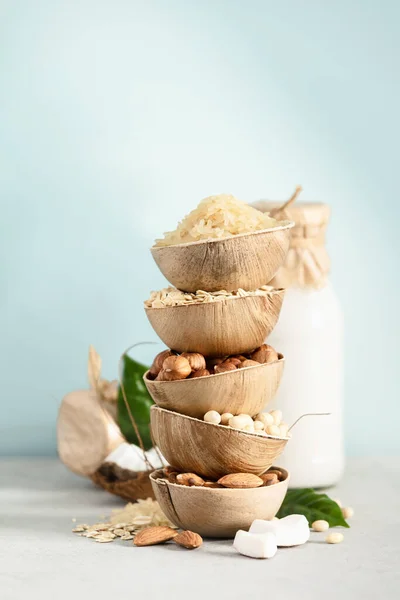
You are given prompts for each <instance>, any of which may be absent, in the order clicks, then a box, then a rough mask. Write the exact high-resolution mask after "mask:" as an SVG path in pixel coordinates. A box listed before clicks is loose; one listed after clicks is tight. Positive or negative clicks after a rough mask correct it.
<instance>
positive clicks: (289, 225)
mask: <svg viewBox="0 0 400 600" xmlns="http://www.w3.org/2000/svg"><path fill="white" fill-rule="evenodd" d="M279 223H281V225H277V226H276V227H269V228H268V229H257V230H256V231H246V232H243V233H237V234H236V235H227V236H224V237H221V238H204V239H203V240H196V241H194V242H182V243H181V244H168V245H165V246H155V245H154V246H152V247H151V248H150V250H151V251H153V250H164V249H165V248H179V247H180V246H196V245H197V246H198V245H200V244H205V243H206V244H212V243H214V242H225V241H227V240H235V239H237V238H243V237H246V236H253V235H259V234H262V233H273V232H274V231H282V230H283V229H291V228H292V227H294V226H295V222H294V221H279Z"/></svg>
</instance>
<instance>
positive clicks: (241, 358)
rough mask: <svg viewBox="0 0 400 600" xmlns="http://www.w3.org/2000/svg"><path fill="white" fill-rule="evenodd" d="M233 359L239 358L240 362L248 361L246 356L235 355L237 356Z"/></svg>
mask: <svg viewBox="0 0 400 600" xmlns="http://www.w3.org/2000/svg"><path fill="white" fill-rule="evenodd" d="M231 358H237V359H238V360H240V362H243V361H244V360H247V358H246V356H243V354H235V356H231Z"/></svg>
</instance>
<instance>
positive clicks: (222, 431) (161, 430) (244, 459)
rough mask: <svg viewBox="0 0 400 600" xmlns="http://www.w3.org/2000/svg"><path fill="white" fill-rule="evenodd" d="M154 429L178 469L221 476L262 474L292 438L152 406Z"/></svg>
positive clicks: (151, 416)
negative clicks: (260, 432) (229, 474)
mask: <svg viewBox="0 0 400 600" xmlns="http://www.w3.org/2000/svg"><path fill="white" fill-rule="evenodd" d="M150 420H151V430H152V434H153V437H154V441H155V443H156V445H157V447H158V448H159V449H160V451H161V453H162V454H163V456H164V457H165V458H166V460H167V461H168V462H169V464H171V465H173V466H174V467H176V468H177V469H179V470H181V471H190V472H193V473H198V474H199V475H201V476H203V475H204V476H206V477H213V478H219V477H222V476H223V475H226V474H228V473H235V472H236V473H252V474H254V475H260V474H261V473H264V472H265V471H266V470H267V469H269V468H270V467H271V465H272V464H273V463H274V462H275V460H276V459H277V457H278V456H279V455H280V454H281V453H282V451H283V449H284V447H285V446H286V443H287V441H288V439H289V437H288V434H286V436H283V435H281V433H280V431H279V430H278V431H279V433H278V431H277V432H276V435H272V434H269V433H267V432H264V434H263V435H261V434H259V433H257V432H255V431H254V432H251V431H249V430H246V429H244V428H243V429H239V428H238V429H236V428H234V427H232V426H229V425H228V426H225V425H221V424H217V423H213V422H209V421H201V420H200V419H194V418H193V417H188V416H186V415H181V414H178V413H176V412H173V411H171V410H165V409H164V408H159V407H158V406H152V407H151V410H150Z"/></svg>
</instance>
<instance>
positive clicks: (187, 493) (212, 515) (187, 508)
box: [150, 467, 289, 538]
mask: <svg viewBox="0 0 400 600" xmlns="http://www.w3.org/2000/svg"><path fill="white" fill-rule="evenodd" d="M150 480H151V484H152V486H153V490H154V494H155V496H156V499H157V500H158V503H159V504H160V507H161V509H162V511H163V512H164V514H165V515H166V516H167V517H168V519H169V520H170V521H172V522H173V523H174V524H175V525H176V526H177V527H180V528H182V529H189V530H191V531H193V532H196V533H198V534H200V535H202V536H204V537H213V538H231V537H234V535H235V534H236V532H237V531H238V530H239V529H245V530H247V529H248V528H249V527H250V525H251V523H252V522H253V521H254V519H267V520H270V519H273V517H274V516H275V515H276V513H277V512H278V510H279V508H280V506H281V504H282V502H283V499H284V497H285V494H286V491H287V487H288V482H289V473H288V472H287V471H286V470H285V469H282V468H272V469H270V470H269V471H267V472H266V473H264V474H263V475H261V476H260V477H259V476H257V475H254V474H252V473H245V472H244V473H228V474H226V475H225V476H223V477H220V478H218V479H216V480H210V479H209V478H203V477H201V476H199V475H197V474H196V473H180V472H177V471H176V470H174V468H173V467H166V468H165V469H160V470H158V471H154V472H153V473H152V474H151V476H150Z"/></svg>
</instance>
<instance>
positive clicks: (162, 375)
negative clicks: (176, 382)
mask: <svg viewBox="0 0 400 600" xmlns="http://www.w3.org/2000/svg"><path fill="white" fill-rule="evenodd" d="M156 381H170V379H169V376H168V374H167V373H166V372H165V371H164V369H161V371H160V372H159V374H158V375H157V377H156Z"/></svg>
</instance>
